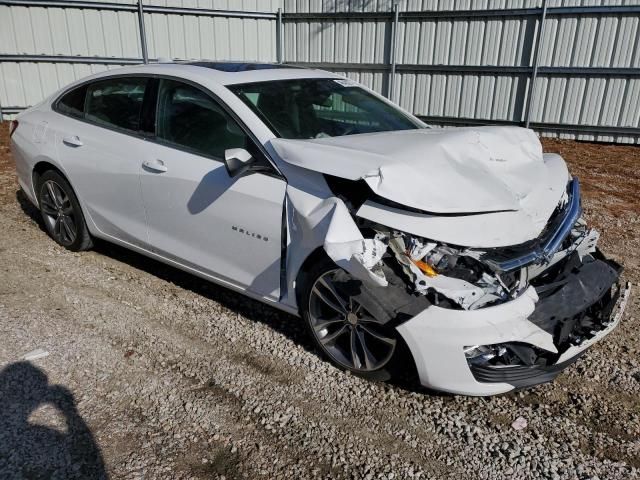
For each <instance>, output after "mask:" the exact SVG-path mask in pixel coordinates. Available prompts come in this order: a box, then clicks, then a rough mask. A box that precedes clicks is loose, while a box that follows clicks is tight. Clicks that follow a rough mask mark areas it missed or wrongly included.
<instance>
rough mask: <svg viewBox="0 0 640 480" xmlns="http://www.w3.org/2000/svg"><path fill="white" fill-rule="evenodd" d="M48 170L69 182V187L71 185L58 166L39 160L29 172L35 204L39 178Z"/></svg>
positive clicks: (46, 160)
mask: <svg viewBox="0 0 640 480" xmlns="http://www.w3.org/2000/svg"><path fill="white" fill-rule="evenodd" d="M49 170H53V171H54V172H57V173H58V174H60V175H62V176H63V177H64V178H65V180H66V181H67V182H69V185H71V182H70V181H69V177H68V176H67V174H66V173H65V172H64V171H63V170H62V169H61V168H60V167H59V166H57V165H55V164H54V163H53V162H51V161H50V160H48V159H41V160H39V161H37V162H36V164H35V165H34V166H33V169H32V170H31V184H32V187H33V193H34V194H35V199H36V202H37V201H38V191H37V189H38V184H39V183H40V178H41V177H42V175H43V174H44V173H45V172H48V171H49ZM71 188H73V185H71ZM74 193H75V189H74ZM76 197H77V194H76Z"/></svg>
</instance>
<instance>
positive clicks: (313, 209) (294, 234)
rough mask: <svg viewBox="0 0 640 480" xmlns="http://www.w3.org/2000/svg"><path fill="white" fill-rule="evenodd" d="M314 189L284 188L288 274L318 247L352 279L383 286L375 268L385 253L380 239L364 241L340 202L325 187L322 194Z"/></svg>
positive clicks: (295, 269) (380, 276) (380, 273)
mask: <svg viewBox="0 0 640 480" xmlns="http://www.w3.org/2000/svg"><path fill="white" fill-rule="evenodd" d="M315 190H316V191H315V192H314V191H313V190H312V191H307V189H305V188H303V186H302V185H299V187H295V186H294V185H292V184H291V183H290V184H289V185H288V186H287V193H286V199H285V201H286V204H287V221H288V225H289V228H288V230H289V239H288V240H289V245H290V246H291V245H294V246H295V248H287V265H288V267H289V271H296V272H297V268H295V267H296V266H298V268H299V265H300V264H301V262H302V261H303V259H304V258H306V255H307V254H308V253H309V252H311V251H313V250H315V249H316V248H317V247H318V246H322V247H323V248H324V250H325V252H326V253H327V255H328V256H329V258H331V259H332V260H333V261H334V262H335V263H336V265H338V266H339V267H341V268H343V269H344V270H346V271H347V272H349V273H350V274H351V275H353V276H354V277H355V278H357V279H360V280H362V281H364V282H367V283H369V284H370V285H375V286H386V285H387V281H386V279H385V278H384V274H383V273H382V271H381V270H380V269H377V268H375V267H376V265H377V264H378V263H379V261H380V259H381V258H382V255H384V253H385V252H386V250H387V246H386V244H385V243H384V241H383V240H382V237H376V238H364V236H363V235H362V233H361V232H360V229H359V228H358V227H357V225H356V224H355V221H354V219H353V217H352V216H351V213H350V212H349V210H348V209H347V207H346V205H345V204H344V202H343V201H342V200H340V199H339V198H337V197H334V196H331V193H330V192H329V191H328V188H327V192H325V193H324V194H322V195H320V192H318V191H317V188H316V189H315ZM292 266H293V267H294V268H291V267H292ZM290 281H293V279H290Z"/></svg>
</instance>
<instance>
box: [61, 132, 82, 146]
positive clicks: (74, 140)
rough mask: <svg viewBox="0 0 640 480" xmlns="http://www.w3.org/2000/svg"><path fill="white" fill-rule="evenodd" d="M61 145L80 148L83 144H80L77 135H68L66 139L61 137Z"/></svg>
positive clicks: (80, 141)
mask: <svg viewBox="0 0 640 480" xmlns="http://www.w3.org/2000/svg"><path fill="white" fill-rule="evenodd" d="M62 143H64V144H65V145H67V146H69V147H81V146H82V145H84V143H82V140H80V137H78V136H77V135H69V136H68V137H63V138H62Z"/></svg>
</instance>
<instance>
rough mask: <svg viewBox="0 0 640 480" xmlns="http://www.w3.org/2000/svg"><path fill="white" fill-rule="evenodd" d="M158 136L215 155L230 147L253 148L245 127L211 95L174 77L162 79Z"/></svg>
mask: <svg viewBox="0 0 640 480" xmlns="http://www.w3.org/2000/svg"><path fill="white" fill-rule="evenodd" d="M156 137H157V138H158V140H161V141H163V142H165V143H168V144H170V145H176V146H179V147H182V148H185V149H186V150H189V151H192V152H194V153H197V154H199V155H204V156H207V157H213V158H216V159H224V152H225V150H227V149H229V148H246V149H249V150H250V151H251V150H252V148H251V143H252V142H251V141H250V140H249V138H248V137H247V135H246V134H245V133H244V131H243V130H242V128H241V127H240V126H239V125H238V123H237V122H236V121H235V120H234V119H233V118H231V116H230V115H229V114H228V113H227V112H225V111H224V110H223V109H222V107H220V105H219V104H218V103H217V102H216V101H215V100H214V99H213V98H211V96H209V95H208V94H207V93H205V92H204V91H202V90H200V89H199V88H196V87H194V86H192V85H188V84H186V83H182V82H178V81H175V80H165V79H163V80H160V88H159V90H158V109H157V113H156Z"/></svg>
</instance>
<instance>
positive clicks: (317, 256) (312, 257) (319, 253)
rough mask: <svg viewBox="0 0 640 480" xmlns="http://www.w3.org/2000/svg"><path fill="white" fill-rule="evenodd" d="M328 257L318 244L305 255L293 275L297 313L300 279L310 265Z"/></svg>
mask: <svg viewBox="0 0 640 480" xmlns="http://www.w3.org/2000/svg"><path fill="white" fill-rule="evenodd" d="M325 259H329V255H327V252H325V251H324V247H323V246H322V245H321V246H318V247H316V248H315V249H314V250H311V252H310V253H309V254H308V255H307V256H306V258H305V259H304V261H303V262H302V264H301V265H300V268H299V269H298V271H297V272H296V276H295V291H294V294H295V300H296V308H297V309H298V314H300V294H301V292H302V281H303V279H304V276H305V275H306V274H307V272H309V270H311V266H312V265H314V264H315V263H317V262H320V261H322V260H325Z"/></svg>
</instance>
